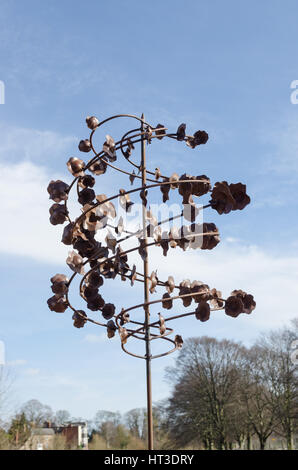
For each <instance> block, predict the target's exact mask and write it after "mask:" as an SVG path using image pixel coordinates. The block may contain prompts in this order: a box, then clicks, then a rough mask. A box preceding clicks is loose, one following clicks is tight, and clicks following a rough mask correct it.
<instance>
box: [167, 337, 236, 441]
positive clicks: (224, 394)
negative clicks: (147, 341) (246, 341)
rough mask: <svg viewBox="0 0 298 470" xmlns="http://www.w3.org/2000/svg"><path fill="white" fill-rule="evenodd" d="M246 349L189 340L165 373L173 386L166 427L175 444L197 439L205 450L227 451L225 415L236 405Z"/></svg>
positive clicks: (204, 339)
mask: <svg viewBox="0 0 298 470" xmlns="http://www.w3.org/2000/svg"><path fill="white" fill-rule="evenodd" d="M244 353H245V349H244V348H243V347H241V346H240V345H239V344H237V343H235V342H232V341H228V340H222V341H218V340H216V339H214V338H209V337H202V338H191V339H189V340H187V341H186V342H185V347H184V348H183V350H182V351H181V353H180V354H179V357H178V359H177V361H176V367H175V368H170V369H169V370H168V373H167V375H168V378H169V379H170V381H171V382H173V383H174V390H173V394H172V396H171V398H170V400H169V409H168V414H169V425H170V427H171V428H172V429H173V433H172V435H173V436H175V440H176V441H177V443H180V444H182V445H186V444H187V443H190V442H191V441H193V440H194V438H196V439H197V440H199V441H200V442H202V443H203V445H204V447H206V448H208V449H211V448H212V447H213V446H215V447H216V448H217V449H227V448H229V425H230V422H229V419H228V414H229V410H230V409H231V407H232V406H234V405H235V396H236V395H237V385H238V380H239V377H240V373H239V370H242V368H243V365H244Z"/></svg>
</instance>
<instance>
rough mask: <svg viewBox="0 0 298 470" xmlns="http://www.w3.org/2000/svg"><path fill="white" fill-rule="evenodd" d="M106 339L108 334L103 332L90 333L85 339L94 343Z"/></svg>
mask: <svg viewBox="0 0 298 470" xmlns="http://www.w3.org/2000/svg"><path fill="white" fill-rule="evenodd" d="M106 340H107V335H106V334H101V335H93V334H88V335H86V336H85V337H84V341H86V342H87V343H92V344H97V343H102V342H104V341H106Z"/></svg>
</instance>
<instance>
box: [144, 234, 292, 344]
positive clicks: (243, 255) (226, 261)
mask: <svg viewBox="0 0 298 470" xmlns="http://www.w3.org/2000/svg"><path fill="white" fill-rule="evenodd" d="M159 250H160V249H159ZM173 251H174V253H172V252H173ZM172 252H171V250H170V252H169V255H168V257H167V258H164V257H162V256H160V252H159V251H158V248H154V249H153V250H152V256H151V261H150V270H153V269H156V268H157V267H158V275H159V278H160V279H162V280H166V279H167V277H168V275H170V274H171V275H173V276H174V278H175V281H176V283H179V282H180V281H182V280H183V279H187V278H189V279H191V280H194V279H197V280H200V281H202V282H205V283H207V284H208V285H209V286H210V287H211V288H212V287H216V288H217V289H218V290H220V291H222V294H223V297H224V298H226V297H227V296H228V295H229V294H230V293H231V291H232V290H234V289H242V290H244V291H246V292H248V293H251V294H253V295H254V297H255V300H256V302H257V308H256V309H255V311H254V312H253V313H252V314H251V315H241V316H240V317H238V318H237V319H231V318H229V317H227V316H224V318H223V321H224V322H226V326H227V331H228V330H229V329H230V328H232V329H233V331H234V332H235V331H236V330H237V329H239V330H241V329H247V332H249V330H250V334H251V336H256V334H257V332H258V331H260V330H261V329H270V328H275V327H279V326H282V325H284V324H286V323H288V322H289V321H290V320H291V319H292V318H293V317H295V316H298V312H297V308H296V307H295V299H296V298H297V296H298V257H295V256H290V255H286V254H284V255H283V254H279V255H276V254H275V253H269V252H267V251H266V250H264V249H263V248H261V247H257V246H245V245H244V246H241V242H240V243H237V244H236V243H232V244H226V243H222V244H221V245H219V246H218V247H216V248H215V249H214V250H213V251H212V252H202V251H196V252H194V251H187V252H182V251H181V250H180V249H178V248H176V250H172ZM176 302H177V301H176ZM180 304H181V301H178V303H177V306H178V305H179V308H180V310H181V307H180ZM221 317H222V315H220V314H219V313H217V314H214V318H216V319H218V320H219V321H221ZM215 326H216V325H215ZM224 327H225V326H224ZM252 330H255V334H254V335H253V334H252V333H253V332H252ZM214 334H215V335H216V331H214ZM234 336H235V335H234ZM241 336H243V335H241ZM244 336H245V335H244Z"/></svg>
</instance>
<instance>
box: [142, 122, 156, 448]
mask: <svg viewBox="0 0 298 470" xmlns="http://www.w3.org/2000/svg"><path fill="white" fill-rule="evenodd" d="M141 119H142V123H141V130H142V132H143V131H144V130H145V127H144V121H145V117H144V114H142V117H141ZM141 146H142V147H141V157H142V158H141V169H142V186H146V140H145V139H144V137H142V141H141ZM142 215H143V237H144V240H145V242H144V243H145V245H147V243H148V241H147V231H146V207H145V205H144V203H143V207H142ZM145 253H146V256H145V259H144V303H145V304H147V303H148V302H149V282H148V274H149V273H148V250H147V248H145ZM144 311H145V342H146V383H147V421H148V450H153V419H152V384H151V350H150V328H149V324H150V311H149V306H147V305H145V306H144Z"/></svg>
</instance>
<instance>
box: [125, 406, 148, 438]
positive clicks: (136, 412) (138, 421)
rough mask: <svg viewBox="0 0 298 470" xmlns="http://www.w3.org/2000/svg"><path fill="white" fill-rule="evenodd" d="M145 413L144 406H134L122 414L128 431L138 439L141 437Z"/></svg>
mask: <svg viewBox="0 0 298 470" xmlns="http://www.w3.org/2000/svg"><path fill="white" fill-rule="evenodd" d="M145 414H146V410H145V409H144V408H134V409H133V410H130V411H128V412H127V413H126V414H125V416H124V421H125V424H126V425H127V427H128V429H129V431H130V433H131V434H132V435H133V436H135V437H138V438H140V439H141V438H142V433H143V427H144V418H145Z"/></svg>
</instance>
